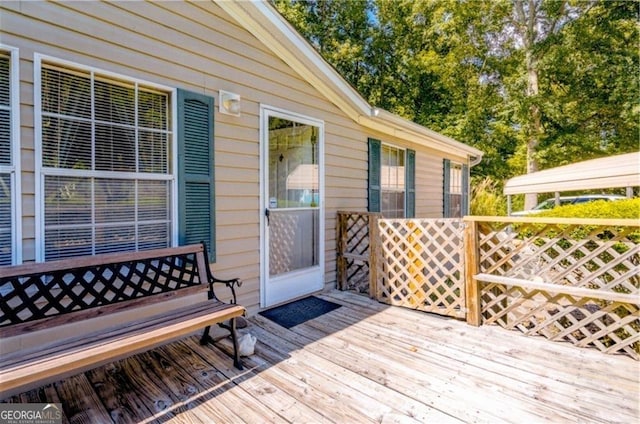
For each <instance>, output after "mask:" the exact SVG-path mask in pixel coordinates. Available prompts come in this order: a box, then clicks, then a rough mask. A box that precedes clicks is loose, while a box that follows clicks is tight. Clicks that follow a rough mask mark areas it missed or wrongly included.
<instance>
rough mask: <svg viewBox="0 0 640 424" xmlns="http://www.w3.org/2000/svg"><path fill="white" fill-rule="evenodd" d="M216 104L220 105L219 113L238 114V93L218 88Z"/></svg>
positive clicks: (239, 110) (239, 109) (239, 108)
mask: <svg viewBox="0 0 640 424" xmlns="http://www.w3.org/2000/svg"><path fill="white" fill-rule="evenodd" d="M218 104H219V105H220V106H219V108H220V113H224V114H225V115H233V116H240V112H241V107H240V95H239V94H235V93H230V92H228V91H224V90H220V99H219V102H218Z"/></svg>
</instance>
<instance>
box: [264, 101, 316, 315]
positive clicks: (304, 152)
mask: <svg viewBox="0 0 640 424" xmlns="http://www.w3.org/2000/svg"><path fill="white" fill-rule="evenodd" d="M261 129H262V156H263V157H262V167H263V172H262V187H263V195H262V199H263V211H264V214H263V219H262V220H261V222H262V283H263V284H262V288H263V290H262V304H263V306H270V305H274V304H277V303H282V302H286V301H287V300H290V299H294V298H297V297H300V296H303V295H306V294H309V293H312V292H315V291H318V290H321V289H322V287H323V284H324V255H323V249H324V237H323V234H324V220H323V218H324V213H323V208H322V205H323V176H322V171H323V169H322V166H323V164H322V156H323V138H324V137H323V129H324V126H323V123H322V122H321V121H317V120H314V119H311V118H307V117H302V116H300V115H296V114H291V113H286V112H283V111H279V110H274V109H270V108H263V109H262V126H261Z"/></svg>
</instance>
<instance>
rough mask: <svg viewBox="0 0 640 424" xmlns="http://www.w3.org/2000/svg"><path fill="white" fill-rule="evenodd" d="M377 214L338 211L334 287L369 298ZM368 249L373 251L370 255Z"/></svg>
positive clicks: (375, 255)
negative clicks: (336, 284) (367, 295)
mask: <svg viewBox="0 0 640 424" xmlns="http://www.w3.org/2000/svg"><path fill="white" fill-rule="evenodd" d="M378 218H380V214H379V213H369V212H338V259H337V260H338V270H337V271H338V287H339V288H340V290H354V291H357V292H359V293H367V294H369V296H371V297H373V295H374V293H375V281H376V271H377V265H376V259H377V254H375V246H376V243H375V242H374V243H373V244H372V243H371V240H376V239H377V235H376V234H377V220H378ZM372 251H373V252H374V253H373V254H372Z"/></svg>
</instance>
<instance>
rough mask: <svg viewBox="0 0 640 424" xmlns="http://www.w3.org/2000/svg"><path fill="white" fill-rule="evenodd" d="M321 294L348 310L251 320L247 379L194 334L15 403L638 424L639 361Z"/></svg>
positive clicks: (78, 415)
mask: <svg viewBox="0 0 640 424" xmlns="http://www.w3.org/2000/svg"><path fill="white" fill-rule="evenodd" d="M321 297H323V298H325V299H327V300H331V301H334V302H336V303H340V304H342V305H343V307H342V308H338V309H336V310H334V311H332V312H330V313H328V314H326V315H323V316H321V317H319V318H316V319H314V320H312V321H308V322H307V323H304V324H301V325H298V326H296V327H293V328H292V329H291V330H286V329H283V328H282V327H280V326H278V325H276V324H274V323H272V322H271V321H269V320H267V319H265V318H263V317H261V316H256V317H253V318H251V319H250V323H249V327H248V328H247V329H246V330H241V331H250V332H251V333H252V334H254V335H256V336H257V338H258V344H257V346H256V354H255V355H253V356H251V357H250V358H245V359H244V363H245V366H246V367H245V368H246V369H245V370H244V371H238V370H236V369H234V368H232V361H231V359H230V358H229V357H228V356H227V355H226V354H225V353H223V352H222V351H221V350H220V349H217V348H215V347H211V346H208V347H203V346H200V345H199V344H198V339H197V337H190V338H187V339H184V340H182V341H179V342H175V343H172V344H170V345H166V346H164V347H161V348H158V349H155V350H153V351H150V352H147V353H144V354H140V355H137V356H134V357H132V358H129V359H125V360H122V361H119V362H116V363H113V364H109V365H107V366H104V367H101V368H97V369H94V370H91V371H88V372H85V373H83V374H80V375H77V376H74V377H70V378H68V379H65V380H63V381H61V382H57V383H54V384H52V385H48V386H45V387H42V388H39V389H36V390H32V391H30V392H27V393H23V394H21V395H19V396H16V397H13V398H11V399H7V401H14V402H60V403H62V405H63V409H64V412H65V415H66V416H65V422H72V423H103V422H123V423H129V422H135V423H142V422H144V423H147V422H158V423H166V422H175V423H212V422H221V423H237V422H248V423H265V422H275V423H279V422H294V423H303V422H313V423H315V422H338V423H356V422H357V423H360V422H378V423H381V422H382V423H392V422H401V423H410V422H422V423H425V422H429V423H441V422H489V423H499V422H515V423H524V422H527V423H530V422H580V423H586V422H598V423H606V422H612V423H613V422H615V423H631V422H639V421H640V405H639V403H640V390H639V387H640V385H639V375H640V363H639V362H637V361H634V360H632V359H630V358H628V357H624V356H613V355H605V354H603V353H600V352H598V351H596V350H593V349H579V348H576V347H573V346H571V345H568V344H565V343H554V342H550V341H547V340H544V339H541V338H533V337H526V336H523V335H521V334H520V333H515V332H509V331H507V330H504V329H502V328H499V327H495V326H485V327H479V328H475V327H471V326H469V325H467V324H465V323H464V322H460V321H456V320H453V319H447V318H440V317H437V316H434V315H430V314H426V313H422V312H416V311H411V310H407V309H401V308H396V307H388V306H385V305H382V304H379V303H376V302H373V301H370V300H369V299H368V298H366V297H362V296H358V295H355V294H351V293H346V292H339V291H334V292H330V293H326V294H324V295H322V296H321ZM220 344H221V345H222V346H220V347H222V348H223V349H228V346H226V345H225V344H226V343H225V342H223V343H220Z"/></svg>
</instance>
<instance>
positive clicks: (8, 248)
mask: <svg viewBox="0 0 640 424" xmlns="http://www.w3.org/2000/svg"><path fill="white" fill-rule="evenodd" d="M17 60H18V54H17V49H7V48H3V46H1V45H0V266H4V265H11V264H15V263H18V262H20V260H21V255H20V248H19V246H18V243H17V241H18V239H19V232H20V224H19V223H20V218H19V216H20V213H19V194H20V190H19V178H18V175H19V169H18V166H19V163H20V160H19V138H18V133H19V131H18V128H19V123H18V110H19V101H18V87H17V84H18V80H17V78H18V76H17V68H18V66H17V65H18V63H17Z"/></svg>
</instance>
